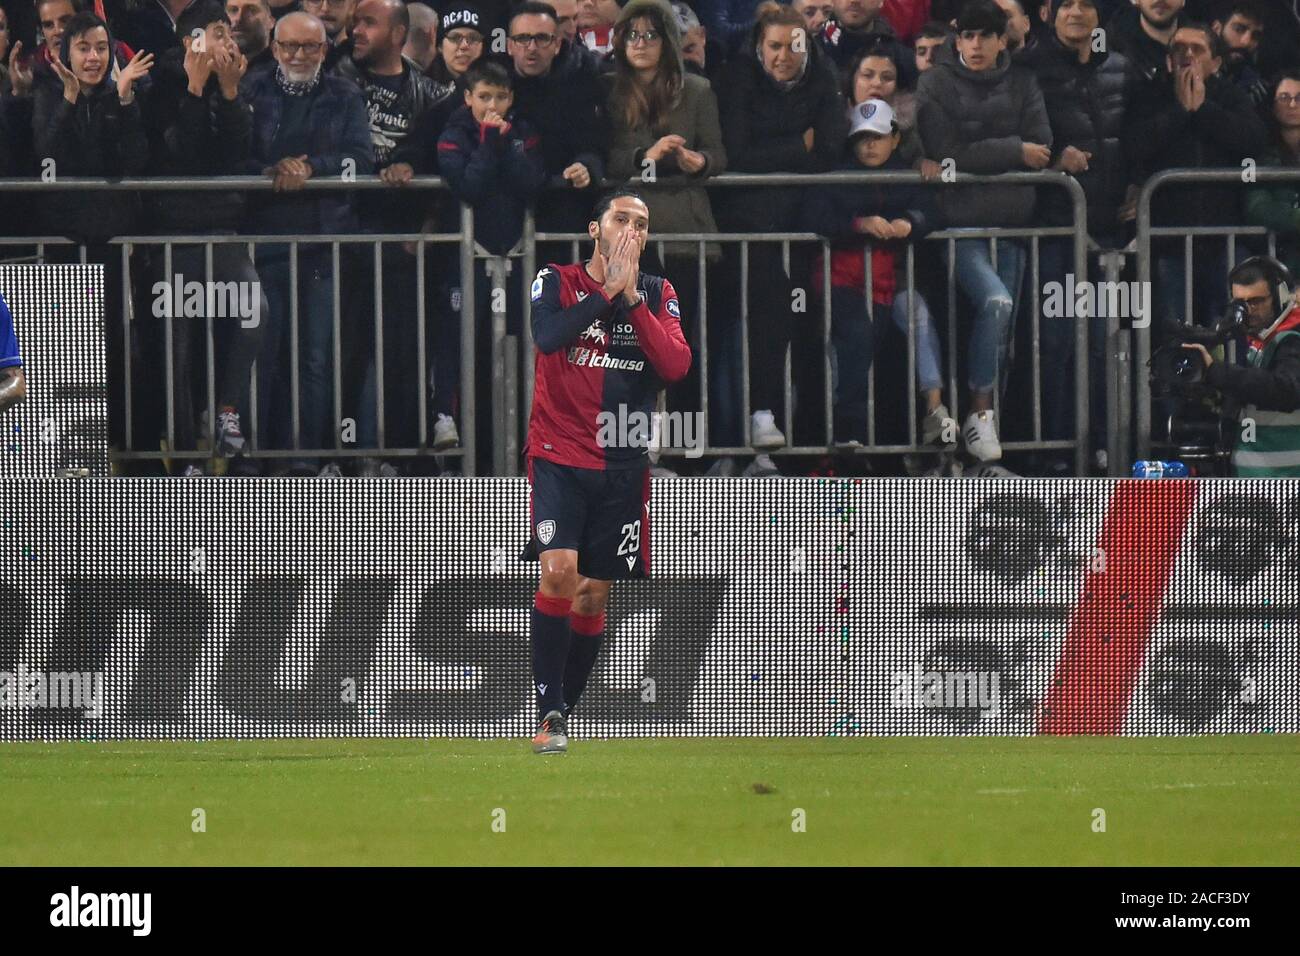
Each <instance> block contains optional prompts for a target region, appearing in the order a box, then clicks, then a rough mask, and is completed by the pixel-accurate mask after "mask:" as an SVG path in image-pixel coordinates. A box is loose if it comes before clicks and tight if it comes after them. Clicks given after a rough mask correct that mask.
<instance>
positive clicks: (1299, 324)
mask: <svg viewBox="0 0 1300 956" xmlns="http://www.w3.org/2000/svg"><path fill="white" fill-rule="evenodd" d="M1297 328H1300V304H1296V305H1293V306H1292V307H1291V311H1290V312H1288V313H1287V314H1286V317H1285V318H1283V319H1282V321H1281V322H1280V323H1278V327H1277V328H1275V329H1274V330H1273V331H1272V332H1271V333H1270V334H1269V337H1268V338H1267V339H1261V338H1259V337H1258V336H1256V335H1254V334H1253V333H1250V332H1248V333H1246V343H1247V344H1248V345H1249V346H1250V348H1251V351H1252V352H1258V351H1260V350H1262V349H1263V348H1264V346H1266V345H1268V343H1269V341H1270V340H1271V339H1275V338H1277V337H1278V336H1279V335H1281V334H1282V333H1283V332H1289V331H1291V330H1293V329H1297Z"/></svg>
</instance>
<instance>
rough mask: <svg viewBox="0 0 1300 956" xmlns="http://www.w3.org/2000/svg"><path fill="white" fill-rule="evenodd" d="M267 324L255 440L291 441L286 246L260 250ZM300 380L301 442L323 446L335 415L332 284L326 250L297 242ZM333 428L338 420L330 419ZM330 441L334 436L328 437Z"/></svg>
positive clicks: (273, 444) (286, 444) (264, 444)
mask: <svg viewBox="0 0 1300 956" xmlns="http://www.w3.org/2000/svg"><path fill="white" fill-rule="evenodd" d="M259 253H260V254H259V255H258V257H257V270H258V273H259V274H260V275H261V277H262V289H263V291H264V292H265V293H266V302H267V328H266V333H265V334H266V338H265V340H264V342H263V347H262V354H261V357H260V359H259V361H258V444H259V446H260V447H261V448H277V449H279V448H291V447H293V404H292V400H291V392H290V382H291V378H290V371H291V366H290V354H291V353H290V348H291V346H292V342H291V331H292V330H291V326H290V308H289V306H290V299H289V291H290V290H289V275H290V273H289V247H288V246H287V245H273V246H267V247H265V252H262V251H261V250H259ZM298 361H299V364H298V385H299V392H298V396H299V416H300V419H299V432H300V439H301V444H300V445H299V446H298V447H301V448H324V447H325V446H326V444H327V440H328V439H329V436H331V435H332V434H333V433H332V431H331V426H330V422H331V420H332V419H333V417H334V364H333V361H334V290H333V281H332V263H331V261H330V254H329V252H328V250H324V249H320V248H312V247H310V246H305V245H303V246H299V247H298ZM333 427H335V428H337V427H338V423H337V422H336V423H334V426H333ZM328 444H330V445H332V444H333V441H332V440H328Z"/></svg>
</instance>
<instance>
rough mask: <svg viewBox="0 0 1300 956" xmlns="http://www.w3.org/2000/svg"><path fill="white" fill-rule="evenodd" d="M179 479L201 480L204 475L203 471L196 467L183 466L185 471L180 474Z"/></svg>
mask: <svg viewBox="0 0 1300 956" xmlns="http://www.w3.org/2000/svg"><path fill="white" fill-rule="evenodd" d="M181 477H182V478H202V477H204V475H203V469H202V468H200V467H199V466H198V465H186V466H185V470H184V471H183V472H181Z"/></svg>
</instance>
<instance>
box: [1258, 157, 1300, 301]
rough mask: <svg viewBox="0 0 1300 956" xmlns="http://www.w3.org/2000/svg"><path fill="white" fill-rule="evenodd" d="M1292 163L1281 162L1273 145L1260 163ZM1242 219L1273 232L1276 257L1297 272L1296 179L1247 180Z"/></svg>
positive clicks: (1299, 190)
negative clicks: (1270, 181) (1244, 212)
mask: <svg viewBox="0 0 1300 956" xmlns="http://www.w3.org/2000/svg"><path fill="white" fill-rule="evenodd" d="M1283 165H1295V164H1294V163H1283V162H1282V156H1281V152H1280V151H1279V150H1278V149H1277V148H1276V147H1273V148H1272V149H1271V150H1270V151H1269V152H1268V153H1266V154H1265V155H1264V157H1263V161H1262V162H1261V163H1260V166H1283ZM1245 205H1246V222H1247V223H1248V224H1249V225H1252V226H1264V227H1265V228H1266V229H1270V230H1272V231H1273V232H1275V233H1277V257H1278V259H1280V260H1281V261H1282V263H1283V264H1284V265H1285V266H1286V267H1287V268H1288V269H1290V270H1291V274H1292V275H1300V271H1298V270H1300V183H1260V182H1256V183H1251V184H1250V185H1248V186H1247V187H1246V204H1245Z"/></svg>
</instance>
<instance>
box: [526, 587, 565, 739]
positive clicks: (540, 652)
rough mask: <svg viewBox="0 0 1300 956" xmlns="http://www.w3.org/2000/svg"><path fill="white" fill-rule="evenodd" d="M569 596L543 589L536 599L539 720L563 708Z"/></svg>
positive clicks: (535, 669) (535, 683)
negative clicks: (550, 592)
mask: <svg viewBox="0 0 1300 956" xmlns="http://www.w3.org/2000/svg"><path fill="white" fill-rule="evenodd" d="M572 604H573V602H572V601H570V600H568V599H567V598H553V597H547V596H546V595H544V594H543V593H542V592H541V591H538V592H537V596H536V597H534V598H533V615H532V618H533V640H532V644H533V690H534V691H536V693H537V719H538V720H539V721H540V720H541V719H542V718H543V717H545V716H546V715H547V714H548V713H550V712H551V711H553V710H558V711H560V712H561V713H562V712H563V711H564V666H565V661H566V660H567V658H568V656H569V609H570V608H571V607H572Z"/></svg>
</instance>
